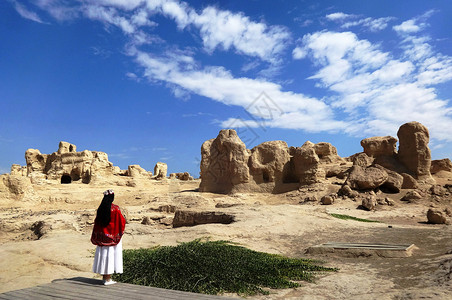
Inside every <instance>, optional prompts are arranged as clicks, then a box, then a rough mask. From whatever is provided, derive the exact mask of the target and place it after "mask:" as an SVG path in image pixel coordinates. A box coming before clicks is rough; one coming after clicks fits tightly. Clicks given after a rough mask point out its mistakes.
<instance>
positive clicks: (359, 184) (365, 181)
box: [345, 165, 389, 190]
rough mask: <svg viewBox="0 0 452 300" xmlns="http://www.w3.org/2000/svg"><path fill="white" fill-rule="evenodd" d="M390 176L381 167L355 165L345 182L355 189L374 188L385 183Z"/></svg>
mask: <svg viewBox="0 0 452 300" xmlns="http://www.w3.org/2000/svg"><path fill="white" fill-rule="evenodd" d="M388 178H389V176H388V173H386V172H385V171H384V170H382V169H380V168H377V167H372V166H371V167H367V168H363V167H361V166H359V165H354V166H353V167H352V169H351V171H350V174H349V176H348V178H347V180H346V181H345V183H346V184H347V185H348V186H350V187H351V188H352V189H355V190H373V189H375V188H377V187H379V186H381V185H382V184H384V183H385V182H386V181H387V180H388Z"/></svg>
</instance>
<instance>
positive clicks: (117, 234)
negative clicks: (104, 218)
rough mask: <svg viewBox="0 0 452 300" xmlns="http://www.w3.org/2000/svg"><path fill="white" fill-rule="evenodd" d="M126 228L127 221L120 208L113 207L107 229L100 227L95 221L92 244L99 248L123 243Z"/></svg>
mask: <svg viewBox="0 0 452 300" xmlns="http://www.w3.org/2000/svg"><path fill="white" fill-rule="evenodd" d="M125 227H126V219H125V218H124V217H123V215H122V214H121V210H120V209H119V206H117V205H115V204H112V205H111V220H110V223H109V224H108V225H107V226H106V227H102V226H100V225H99V224H98V223H97V222H96V220H95V221H94V228H93V233H92V234H91V243H93V244H94V245H97V246H115V245H117V244H118V243H119V242H120V241H121V237H122V235H123V234H124V228H125Z"/></svg>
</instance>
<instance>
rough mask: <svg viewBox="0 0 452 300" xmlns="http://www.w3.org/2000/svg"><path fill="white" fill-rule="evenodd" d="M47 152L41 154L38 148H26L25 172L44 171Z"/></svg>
mask: <svg viewBox="0 0 452 300" xmlns="http://www.w3.org/2000/svg"><path fill="white" fill-rule="evenodd" d="M47 156H48V155H47V154H41V152H40V151H39V150H38V149H28V150H27V151H25V161H26V162H27V174H30V173H32V172H40V173H45V169H46V163H47Z"/></svg>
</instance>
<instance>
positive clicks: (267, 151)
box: [249, 141, 290, 184]
mask: <svg viewBox="0 0 452 300" xmlns="http://www.w3.org/2000/svg"><path fill="white" fill-rule="evenodd" d="M289 161H290V154H289V147H288V146H287V144H286V142H283V141H271V142H265V143H262V144H260V145H258V146H256V147H254V148H253V149H252V150H251V156H250V158H249V170H250V175H251V176H252V177H253V180H254V181H255V182H256V183H257V184H260V183H264V182H275V183H276V184H281V183H283V181H284V178H285V177H286V176H287V175H288V173H289V172H290V165H289Z"/></svg>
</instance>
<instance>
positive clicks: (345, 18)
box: [326, 12, 395, 32]
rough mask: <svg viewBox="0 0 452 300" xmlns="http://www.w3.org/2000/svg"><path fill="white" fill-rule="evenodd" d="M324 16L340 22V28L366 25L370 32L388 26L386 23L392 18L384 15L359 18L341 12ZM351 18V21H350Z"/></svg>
mask: <svg viewBox="0 0 452 300" xmlns="http://www.w3.org/2000/svg"><path fill="white" fill-rule="evenodd" d="M326 18H327V19H328V20H330V21H334V22H338V23H342V24H341V28H345V29H347V28H350V27H353V26H363V27H367V28H368V29H369V30H370V31H372V32H377V31H381V30H383V29H385V28H386V27H387V26H388V23H389V22H390V21H391V20H394V19H395V18H393V17H384V18H377V19H374V18H361V19H359V16H358V15H350V14H345V13H343V12H337V13H332V14H329V15H326ZM351 20H353V21H351Z"/></svg>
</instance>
